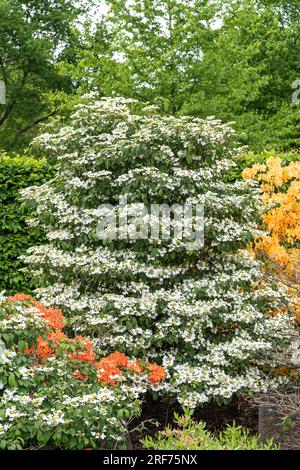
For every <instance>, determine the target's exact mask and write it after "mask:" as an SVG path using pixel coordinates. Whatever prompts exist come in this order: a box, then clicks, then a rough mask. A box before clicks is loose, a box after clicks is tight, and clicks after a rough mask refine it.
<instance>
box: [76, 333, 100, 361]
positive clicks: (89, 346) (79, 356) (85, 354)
mask: <svg viewBox="0 0 300 470" xmlns="http://www.w3.org/2000/svg"><path fill="white" fill-rule="evenodd" d="M71 343H72V344H80V345H81V346H83V348H84V349H83V350H82V351H80V350H79V351H77V352H76V353H73V354H70V355H69V357H70V359H74V360H75V361H83V362H93V361H94V360H95V358H96V353H95V352H94V351H93V348H94V345H93V343H92V341H90V340H88V339H87V338H84V337H83V336H76V338H75V339H73V340H71Z"/></svg>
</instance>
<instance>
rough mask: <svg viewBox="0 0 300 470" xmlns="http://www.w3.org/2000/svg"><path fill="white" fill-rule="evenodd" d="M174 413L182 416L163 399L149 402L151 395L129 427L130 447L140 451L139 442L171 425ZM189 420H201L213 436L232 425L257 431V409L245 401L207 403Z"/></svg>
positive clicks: (177, 405) (253, 431) (176, 405)
mask: <svg viewBox="0 0 300 470" xmlns="http://www.w3.org/2000/svg"><path fill="white" fill-rule="evenodd" d="M174 412H178V413H179V414H182V410H181V408H180V405H179V404H178V403H177V402H174V401H173V402H171V403H170V402H169V401H168V400H167V399H159V400H153V399H152V398H151V396H147V398H146V400H145V402H144V406H143V411H142V415H141V416H140V417H139V418H138V419H135V420H134V421H132V423H131V424H130V427H129V433H130V439H131V444H132V448H133V449H142V448H143V447H142V445H141V442H140V441H141V439H142V438H143V437H145V436H147V435H148V436H152V437H154V436H155V435H156V434H157V432H159V431H162V430H163V429H164V428H165V427H166V426H167V425H168V424H170V425H171V426H173V425H174ZM193 419H195V420H196V421H205V423H206V425H207V429H208V430H209V431H211V432H212V433H213V434H218V433H219V432H220V431H221V430H222V429H224V428H226V426H227V425H228V424H233V422H235V424H236V425H237V426H243V427H244V428H247V429H249V431H250V433H251V434H256V433H257V432H258V410H257V408H256V407H254V406H253V405H251V404H250V402H249V400H247V399H241V398H239V399H237V398H235V399H234V400H233V401H232V402H231V403H230V405H222V406H219V405H217V404H207V405H205V406H203V407H201V408H198V409H197V410H196V411H195V413H194V415H193ZM142 423H143V426H141V424H142ZM140 427H141V428H140ZM139 428H140V429H139Z"/></svg>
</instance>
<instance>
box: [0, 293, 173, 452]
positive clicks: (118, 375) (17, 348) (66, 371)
mask: <svg viewBox="0 0 300 470" xmlns="http://www.w3.org/2000/svg"><path fill="white" fill-rule="evenodd" d="M63 327H64V318H63V316H62V314H61V311H60V310H58V309H55V308H53V307H51V308H46V307H45V306H44V305H43V304H42V303H40V302H37V301H35V300H34V299H33V298H32V297H30V296H28V295H23V294H17V295H15V296H13V297H2V296H1V299H0V372H1V380H0V448H2V449H5V448H8V449H19V448H26V447H28V446H32V447H44V446H47V447H50V448H51V447H53V446H54V447H56V448H68V449H80V448H83V447H98V448H99V447H101V446H102V445H103V444H105V445H108V446H109V447H113V445H114V444H115V442H119V443H120V444H121V445H124V444H126V423H127V422H128V421H129V420H130V418H132V417H133V416H135V415H137V414H138V413H139V409H140V400H139V396H140V394H141V393H142V392H145V391H146V390H147V387H150V386H151V387H155V386H156V385H157V384H158V383H159V382H160V381H161V380H164V379H165V371H164V370H163V369H162V368H161V367H159V366H157V365H156V364H149V363H148V362H145V361H144V362H142V361H136V360H129V358H127V357H126V356H125V355H124V354H121V353H118V352H115V353H113V354H110V355H109V356H108V357H105V358H101V359H99V358H98V355H97V354H96V352H95V351H94V347H93V343H92V342H91V341H89V340H88V339H86V338H84V337H81V336H77V337H75V338H69V337H68V336H67V334H65V333H64V332H63V331H62V330H63Z"/></svg>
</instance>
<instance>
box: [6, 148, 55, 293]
mask: <svg viewBox="0 0 300 470" xmlns="http://www.w3.org/2000/svg"><path fill="white" fill-rule="evenodd" d="M54 174H55V170H54V168H53V167H51V166H50V165H48V164H47V162H46V161H45V160H35V159H34V158H29V157H15V158H12V157H9V156H8V155H2V156H1V155H0V290H7V291H9V292H28V291H30V289H31V288H32V287H33V285H32V282H31V276H26V275H25V274H24V273H23V272H21V271H20V269H22V268H23V267H24V266H23V263H22V261H21V260H20V259H19V257H20V256H21V255H22V254H24V252H25V251H26V249H27V248H28V247H30V246H32V245H35V244H37V243H39V242H42V241H43V236H42V234H41V232H40V230H39V228H38V227H37V228H35V229H34V230H32V229H31V228H30V227H28V226H27V224H26V222H25V219H26V217H28V214H29V211H30V209H29V208H28V207H27V208H26V207H25V206H24V205H23V204H22V203H21V200H20V193H19V191H20V190H21V189H23V188H26V187H27V186H32V185H39V184H42V183H44V182H45V181H47V180H49V179H50V178H51V177H53V176H54Z"/></svg>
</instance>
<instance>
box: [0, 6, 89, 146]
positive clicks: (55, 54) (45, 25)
mask: <svg viewBox="0 0 300 470" xmlns="http://www.w3.org/2000/svg"><path fill="white" fill-rule="evenodd" d="M80 3H81V4H82V2H76V1H73V0H27V1H25V2H24V1H21V0H0V17H1V25H0V80H1V81H3V82H4V83H5V87H6V99H5V104H0V142H1V148H2V149H6V150H9V151H11V150H15V149H17V148H21V149H22V148H24V146H26V145H28V143H29V142H30V140H31V138H32V136H33V135H36V132H37V129H38V125H39V124H40V123H43V122H44V121H46V120H47V119H49V117H50V116H53V115H54V114H55V112H56V111H57V106H58V104H59V103H60V101H61V96H60V95H61V94H62V95H64V94H65V93H70V92H71V91H73V90H74V87H73V85H72V82H71V80H70V78H69V77H68V76H67V75H66V74H61V73H60V71H59V69H58V68H57V67H56V63H57V62H58V61H59V59H61V58H62V57H63V58H64V61H65V62H67V61H68V60H69V59H68V56H67V54H66V51H67V50H68V49H70V47H71V45H72V44H73V41H74V39H73V37H74V31H73V29H74V27H75V21H76V20H77V18H78V15H79V13H80V12H81V11H82V8H81V7H80V6H79V5H80Z"/></svg>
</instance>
